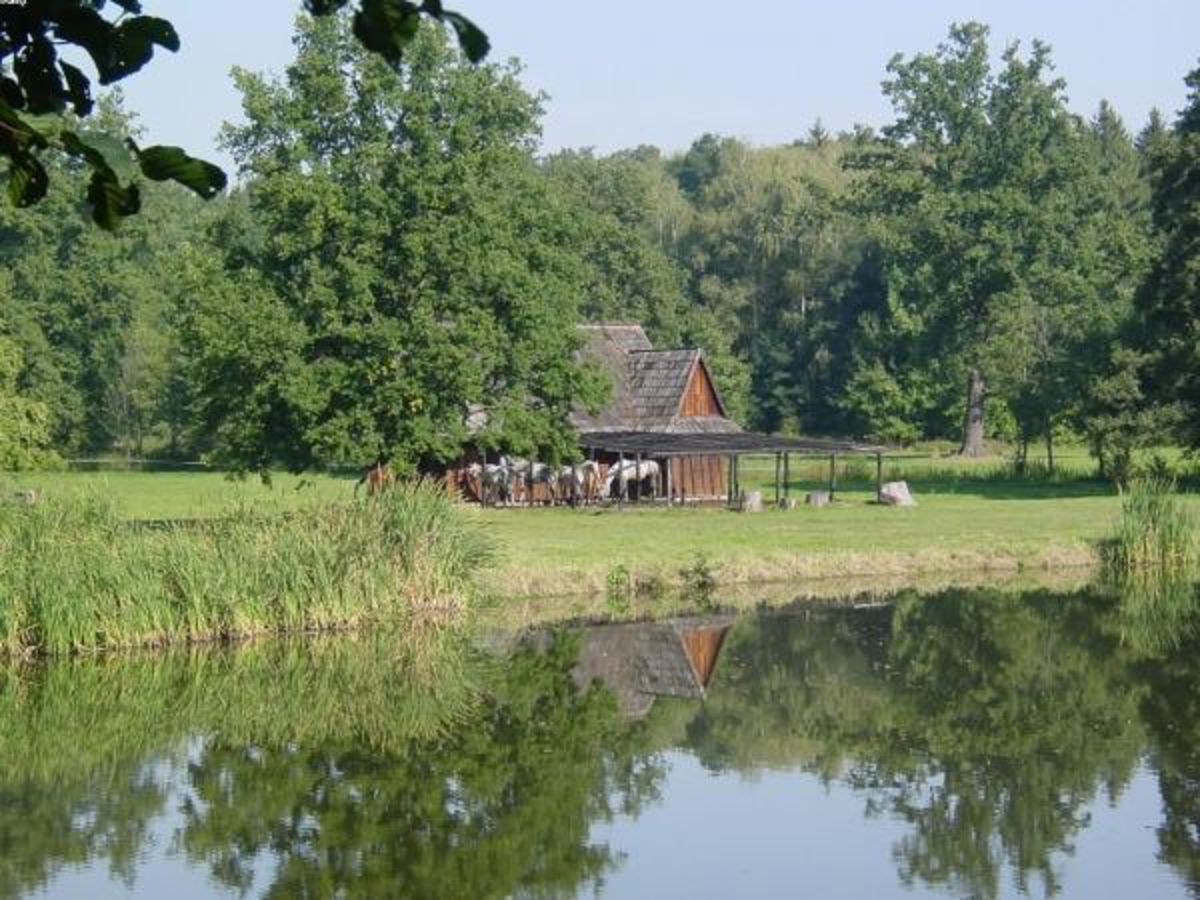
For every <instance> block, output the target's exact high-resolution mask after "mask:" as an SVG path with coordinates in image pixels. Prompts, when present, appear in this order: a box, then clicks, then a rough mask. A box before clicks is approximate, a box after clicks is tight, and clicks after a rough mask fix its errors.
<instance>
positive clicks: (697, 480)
mask: <svg viewBox="0 0 1200 900" xmlns="http://www.w3.org/2000/svg"><path fill="white" fill-rule="evenodd" d="M722 463H723V459H722V457H720V456H676V457H673V458H672V459H671V493H672V494H673V495H674V496H675V497H676V498H679V497H686V498H687V499H689V500H691V499H696V500H711V499H713V498H714V497H724V496H725V467H724V465H723V464H722Z"/></svg>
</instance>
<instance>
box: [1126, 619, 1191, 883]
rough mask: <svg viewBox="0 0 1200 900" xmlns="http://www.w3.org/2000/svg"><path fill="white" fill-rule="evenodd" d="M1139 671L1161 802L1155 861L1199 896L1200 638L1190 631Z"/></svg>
mask: <svg viewBox="0 0 1200 900" xmlns="http://www.w3.org/2000/svg"><path fill="white" fill-rule="evenodd" d="M1139 668H1140V669H1141V670H1142V673H1143V675H1144V677H1145V679H1146V681H1147V684H1148V690H1147V691H1146V695H1145V698H1144V700H1143V703H1142V717H1143V719H1144V721H1145V723H1146V727H1147V729H1148V730H1149V732H1150V734H1151V735H1152V738H1153V740H1152V742H1151V747H1152V750H1151V756H1150V761H1151V765H1152V766H1153V767H1154V769H1155V770H1156V771H1157V774H1158V785H1159V792H1160V794H1161V796H1162V803H1163V822H1162V824H1161V825H1159V827H1158V845H1159V858H1160V859H1161V860H1162V861H1163V862H1165V863H1167V864H1168V865H1170V866H1172V867H1173V868H1175V869H1176V870H1177V871H1178V872H1179V874H1180V875H1181V876H1182V878H1183V879H1184V881H1185V882H1186V883H1187V884H1188V885H1189V887H1190V889H1191V892H1192V894H1193V895H1194V896H1197V897H1200V691H1198V690H1197V684H1198V683H1200V638H1198V637H1196V636H1195V635H1194V632H1193V636H1192V637H1190V638H1189V639H1188V640H1187V641H1186V642H1184V643H1183V644H1182V645H1181V646H1179V647H1178V648H1177V649H1176V650H1175V651H1174V652H1172V653H1169V654H1161V655H1157V654H1150V655H1147V657H1146V658H1145V659H1144V660H1143V661H1142V662H1141V664H1140V666H1139Z"/></svg>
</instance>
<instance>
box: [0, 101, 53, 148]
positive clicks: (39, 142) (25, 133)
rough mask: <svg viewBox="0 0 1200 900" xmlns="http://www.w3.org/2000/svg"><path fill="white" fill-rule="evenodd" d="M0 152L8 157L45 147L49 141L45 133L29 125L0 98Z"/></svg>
mask: <svg viewBox="0 0 1200 900" xmlns="http://www.w3.org/2000/svg"><path fill="white" fill-rule="evenodd" d="M0 124H3V125H4V126H5V127H3V128H0V152H3V153H4V154H5V155H6V156H9V157H10V158H11V157H13V156H16V155H18V154H21V153H25V152H26V151H28V150H30V149H32V148H35V147H45V146H47V144H48V143H49V142H48V141H47V140H46V137H45V135H43V134H42V133H41V132H40V131H38V130H37V128H35V127H34V126H33V125H31V124H30V123H29V122H28V121H27V119H26V118H22V117H21V116H19V115H17V112H16V110H14V109H13V108H12V107H11V106H9V105H8V104H7V103H5V102H4V101H2V100H0Z"/></svg>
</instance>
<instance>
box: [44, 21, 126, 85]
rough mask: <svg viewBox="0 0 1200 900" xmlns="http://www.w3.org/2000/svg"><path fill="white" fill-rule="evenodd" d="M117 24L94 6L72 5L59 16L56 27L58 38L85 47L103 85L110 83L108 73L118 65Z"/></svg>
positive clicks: (55, 31) (55, 33) (55, 32)
mask: <svg viewBox="0 0 1200 900" xmlns="http://www.w3.org/2000/svg"><path fill="white" fill-rule="evenodd" d="M115 31H116V29H115V28H114V27H113V24H112V23H111V22H109V21H108V20H107V19H105V18H104V17H103V16H101V15H100V14H99V13H98V12H96V10H94V9H92V8H91V7H90V6H72V7H69V8H67V9H65V10H63V12H62V13H61V14H60V15H59V16H58V21H57V22H56V23H55V25H54V36H55V37H56V38H58V39H59V40H60V41H66V42H68V43H71V44H75V45H76V46H78V47H82V48H83V49H84V50H86V51H87V53H88V55H89V56H90V57H91V58H92V62H93V63H95V65H96V71H97V72H99V73H100V83H101V84H107V83H108V82H107V81H105V80H104V77H105V74H106V73H107V72H109V71H111V70H112V69H113V67H114V66H115V64H116V50H115V48H114V34H115Z"/></svg>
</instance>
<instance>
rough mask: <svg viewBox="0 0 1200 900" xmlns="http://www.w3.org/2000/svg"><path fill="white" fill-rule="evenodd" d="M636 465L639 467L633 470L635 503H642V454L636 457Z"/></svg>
mask: <svg viewBox="0 0 1200 900" xmlns="http://www.w3.org/2000/svg"><path fill="white" fill-rule="evenodd" d="M634 465H635V466H637V468H635V469H634V470H633V502H634V503H641V502H642V454H641V453H638V454H636V455H635V456H634Z"/></svg>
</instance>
